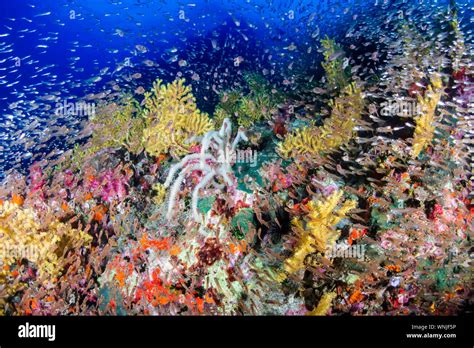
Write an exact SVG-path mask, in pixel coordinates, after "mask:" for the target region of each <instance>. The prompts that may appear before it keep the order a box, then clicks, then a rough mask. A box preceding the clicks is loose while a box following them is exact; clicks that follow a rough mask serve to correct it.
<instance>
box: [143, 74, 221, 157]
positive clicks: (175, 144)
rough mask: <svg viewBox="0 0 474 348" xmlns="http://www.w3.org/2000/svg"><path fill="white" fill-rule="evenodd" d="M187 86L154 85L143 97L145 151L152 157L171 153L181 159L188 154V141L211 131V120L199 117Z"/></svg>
mask: <svg viewBox="0 0 474 348" xmlns="http://www.w3.org/2000/svg"><path fill="white" fill-rule="evenodd" d="M191 92H192V90H191V87H190V86H185V85H184V80H183V79H181V80H176V81H174V82H173V83H170V84H167V85H163V84H162V81H161V80H157V81H156V82H155V83H154V84H153V89H152V92H151V93H149V92H147V93H145V110H144V114H145V117H146V128H145V130H144V131H143V141H144V146H145V150H146V151H147V152H148V153H149V154H150V155H152V156H158V155H160V154H163V153H168V152H170V153H171V154H173V155H175V156H182V155H184V154H187V153H188V152H189V147H190V146H191V144H189V143H187V140H188V139H189V138H191V137H193V136H199V135H203V134H204V133H206V132H208V131H210V130H212V129H213V124H212V121H211V119H210V118H209V117H208V116H207V115H206V114H204V113H201V112H200V111H199V110H198V108H197V106H196V101H195V98H194V96H193V95H192V93H191Z"/></svg>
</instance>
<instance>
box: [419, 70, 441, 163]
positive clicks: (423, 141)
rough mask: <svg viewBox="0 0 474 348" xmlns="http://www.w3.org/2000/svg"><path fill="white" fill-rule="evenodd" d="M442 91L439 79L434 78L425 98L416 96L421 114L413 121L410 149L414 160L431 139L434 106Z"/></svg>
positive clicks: (437, 77) (433, 127)
mask: <svg viewBox="0 0 474 348" xmlns="http://www.w3.org/2000/svg"><path fill="white" fill-rule="evenodd" d="M442 90H443V88H442V82H441V78H440V77H439V76H436V77H435V78H434V79H433V81H432V82H431V86H428V89H427V91H426V93H425V96H424V97H422V96H418V104H419V106H420V108H421V114H420V115H418V116H417V117H416V119H415V122H416V127H415V134H414V137H413V148H412V155H413V157H414V158H416V157H418V155H419V154H420V152H421V151H423V150H424V149H425V148H426V147H427V146H428V145H429V144H430V143H431V140H432V139H433V134H434V131H435V126H434V119H435V112H436V106H437V105H438V103H439V100H440V99H441V93H442Z"/></svg>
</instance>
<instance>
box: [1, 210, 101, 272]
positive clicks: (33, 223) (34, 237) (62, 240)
mask: <svg viewBox="0 0 474 348" xmlns="http://www.w3.org/2000/svg"><path fill="white" fill-rule="evenodd" d="M91 240H92V237H91V236H89V235H88V234H87V233H85V232H82V231H79V230H77V229H74V228H72V227H71V226H70V225H69V224H65V223H62V222H59V221H56V220H52V221H48V222H44V223H41V222H40V219H39V217H38V215H37V214H36V212H35V211H34V210H33V209H31V208H23V207H21V206H19V205H17V204H13V203H10V202H5V203H4V204H2V205H1V206H0V245H2V248H3V251H4V252H3V255H2V258H1V264H2V265H3V266H9V265H11V264H13V263H15V262H16V261H18V260H21V259H27V260H28V261H30V262H32V263H34V264H35V265H36V267H37V268H38V272H39V275H40V276H42V275H49V276H55V275H57V274H58V272H60V271H61V269H62V265H61V263H60V260H61V258H62V256H63V254H64V253H65V252H66V251H67V250H69V249H71V248H75V247H80V246H83V245H86V244H88V243H90V242H91Z"/></svg>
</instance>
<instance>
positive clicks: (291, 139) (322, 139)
mask: <svg viewBox="0 0 474 348" xmlns="http://www.w3.org/2000/svg"><path fill="white" fill-rule="evenodd" d="M331 105H332V106H333V108H332V111H331V116H330V117H329V118H327V119H326V120H325V121H324V124H323V126H321V127H319V128H318V127H305V128H302V129H298V130H296V131H295V132H293V133H292V134H289V135H288V136H287V137H286V138H285V140H284V141H283V142H281V143H280V144H278V150H279V153H280V154H281V155H282V156H283V157H285V158H290V157H291V158H296V157H299V156H304V155H309V156H311V155H313V156H315V155H319V154H325V153H328V152H331V151H334V150H337V149H338V148H339V147H340V146H341V145H344V144H346V143H348V142H349V141H350V140H351V139H352V136H353V134H354V127H355V126H356V125H357V122H358V120H359V119H360V117H361V113H362V111H363V109H364V100H363V98H362V93H361V90H360V89H359V88H357V87H356V86H355V84H350V85H349V86H347V87H346V88H345V90H344V93H343V95H342V96H341V97H338V98H336V99H335V101H334V102H333V103H331Z"/></svg>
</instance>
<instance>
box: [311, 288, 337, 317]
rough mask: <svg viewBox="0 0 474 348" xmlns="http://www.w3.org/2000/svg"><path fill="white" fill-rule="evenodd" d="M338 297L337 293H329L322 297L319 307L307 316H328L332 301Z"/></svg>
mask: <svg viewBox="0 0 474 348" xmlns="http://www.w3.org/2000/svg"><path fill="white" fill-rule="evenodd" d="M336 296H337V294H336V293H335V292H328V293H326V294H324V295H323V296H321V299H320V300H319V303H318V306H317V307H316V308H315V309H313V310H312V311H311V312H309V313H307V315H326V314H327V313H328V311H329V309H331V304H332V300H333V299H334V298H335V297H336Z"/></svg>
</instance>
